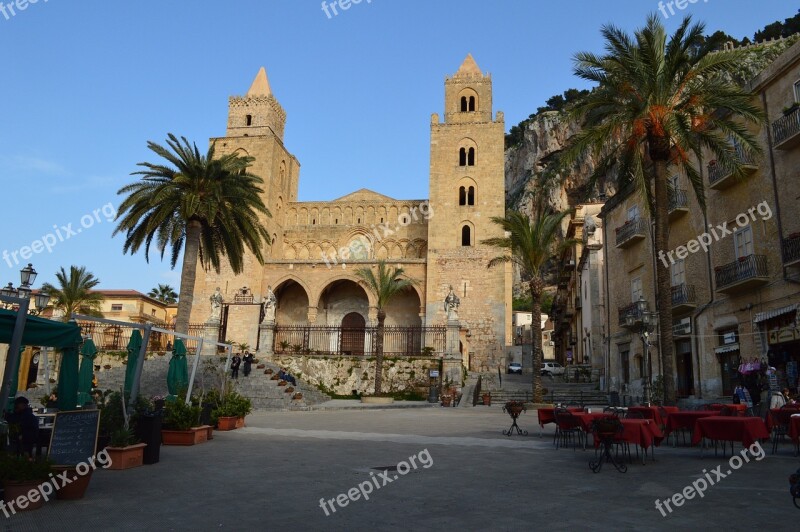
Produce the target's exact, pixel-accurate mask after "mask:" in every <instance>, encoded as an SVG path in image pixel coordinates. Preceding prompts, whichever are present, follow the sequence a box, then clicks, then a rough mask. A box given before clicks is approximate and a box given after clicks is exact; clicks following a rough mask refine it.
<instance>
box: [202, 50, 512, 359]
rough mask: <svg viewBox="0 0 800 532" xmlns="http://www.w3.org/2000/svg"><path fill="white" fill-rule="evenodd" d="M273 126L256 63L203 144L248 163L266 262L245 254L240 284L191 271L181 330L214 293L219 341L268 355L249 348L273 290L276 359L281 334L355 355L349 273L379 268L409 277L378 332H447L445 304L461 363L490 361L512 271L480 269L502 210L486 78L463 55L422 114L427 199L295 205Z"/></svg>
mask: <svg viewBox="0 0 800 532" xmlns="http://www.w3.org/2000/svg"><path fill="white" fill-rule="evenodd" d="M285 123H286V112H285V111H284V110H283V108H282V107H281V105H280V103H279V102H278V100H277V99H276V98H275V96H274V95H273V93H272V90H271V88H270V84H269V81H268V79H267V75H266V72H265V70H264V69H263V68H262V69H261V70H260V71H259V72H258V74H257V76H256V78H255V80H254V82H253V84H252V86H251V87H250V89H249V90H248V92H247V94H246V95H245V96H243V97H231V98H230V101H229V113H228V125H227V131H226V134H225V136H224V137H219V138H212V139H211V142H213V143H215V144H216V149H217V152H218V153H219V154H228V153H235V152H238V153H241V154H246V155H249V156H251V157H254V158H255V161H254V163H253V166H252V167H251V172H252V173H253V174H255V175H258V176H260V177H262V178H263V179H264V185H263V188H264V198H263V199H264V202H265V204H266V205H267V207H268V208H269V209H270V212H271V213H272V217H271V218H265V219H263V220H262V223H263V224H264V226H265V227H267V229H268V230H269V233H270V235H271V236H272V245H271V246H270V248H269V249H268V250H267V252H266V256H267V257H268V259H267V261H266V263H265V264H263V265H261V264H259V263H258V261H256V260H255V258H254V257H252V256H247V257H246V260H245V268H244V271H243V273H241V274H240V275H234V274H233V272H232V271H231V270H230V267H229V266H227V267H226V264H225V263H224V261H223V269H222V270H221V271H220V273H216V272H214V271H213V270H212V271H204V270H203V269H202V268H198V275H197V281H196V284H195V297H194V304H193V307H192V316H191V321H192V323H202V322H205V321H206V320H207V319H208V317H209V315H210V313H211V296H212V295H213V294H214V293H215V291H216V289H217V288H219V289H220V292H221V294H222V296H223V298H224V304H223V311H222V315H221V320H222V325H221V334H220V338H222V339H224V340H228V341H234V342H237V343H242V342H244V343H248V344H249V345H250V346H251V347H257V348H258V349H259V351H262V352H264V351H266V352H272V351H273V350H276V351H280V350H281V348H280V347H279V346H277V345H273V346H265V345H260V343H261V341H262V338H261V337H260V335H259V325H260V324H261V323H263V322H264V317H265V313H264V305H262V303H263V302H264V301H265V300H268V299H271V298H272V297H273V295H274V300H275V301H276V304H275V307H274V320H275V324H276V326H277V329H278V330H279V334H277V335H275V336H274V337H271V338H273V340H272V341H273V342H275V343H276V344H277V343H281V344H282V345H283V348H284V351H285V350H286V346H287V344H288V343H289V342H288V341H286V340H281V335H280V330H283V329H285V330H286V331H291V332H292V334H294V335H295V336H296V335H298V334H300V335H301V336H303V337H305V338H306V346H307V347H309V349H308V350H311V348H312V347H313V351H315V352H317V351H318V352H319V353H321V354H364V353H365V351H364V350H361V349H355V350H354V349H352V348H351V347H352V346H347V345H344V344H347V343H348V342H349V343H351V344H352V343H353V341H352V338H350V340H348V334H351V333H352V331H358V330H359V328H361V329H363V328H364V327H367V328H369V327H370V326H372V325H374V324H375V323H376V321H377V307H376V301H375V297H374V295H373V294H372V293H370V292H369V291H368V290H365V288H364V287H363V285H362V284H360V283H359V281H358V278H357V277H356V275H355V271H356V270H357V269H358V268H363V267H365V266H366V267H374V266H375V265H376V264H377V263H378V261H380V260H386V262H387V264H389V265H390V266H399V267H402V268H403V269H404V271H405V273H406V275H407V276H408V277H410V278H412V279H414V280H416V281H417V282H416V286H415V287H414V289H413V290H410V291H408V292H406V293H403V294H401V295H400V296H398V297H397V298H395V299H393V300H392V301H391V303H390V304H389V306H388V307H387V308H386V309H385V310H386V315H387V317H386V325H387V326H388V327H394V328H397V329H398V330H399V329H407V330H417V329H419V330H422V331H424V330H425V329H426V328H435V327H439V326H444V325H446V324H447V319H448V316H447V313H446V312H445V304H444V301H445V299H446V298H447V297H448V294H453V295H455V296H457V297H458V300H459V306H458V321H459V329H460V333H459V336H460V338H459V340H460V341H459V350H460V351H461V354H462V360H463V361H464V364H465V366H466V367H468V368H469V369H471V370H489V369H494V368H495V367H497V366H500V365H503V364H504V363H505V360H506V357H505V351H506V346H508V345H510V342H511V339H512V336H511V282H512V278H511V267H510V265H500V266H495V267H492V268H488V263H489V261H490V260H491V259H492V258H494V257H496V256H497V255H498V254H500V251H499V250H497V249H495V248H491V247H488V246H485V245H483V244H482V240H484V239H487V238H493V237H498V236H502V230H501V229H500V228H499V226H497V225H496V224H494V223H492V222H491V218H492V217H496V216H497V217H502V216H503V215H504V211H505V189H504V183H505V180H504V145H503V143H504V133H505V126H504V121H503V114H502V112H497V113H496V114H495V115H494V117H493V110H492V79H491V76H490V75H488V74H484V73H482V72H481V71H480V69H479V68H478V65H477V64H476V62H475V60H474V59H473V58H472V56H471V55H470V56H467V58H466V60H465V61H464V62H463V64H462V65H461V67H460V68H459V69H458V71H457V72H456V74H454V75H452V76H448V77H447V78H446V79H445V111H444V115H443V116H442V117H440V115H439V114H433V115H432V117H431V139H430V140H431V142H430V145H431V149H430V195H429V198H427V199H404V200H400V199H394V198H390V197H387V196H384V195H382V194H379V193H377V192H373V191H371V190H367V189H361V190H358V191H356V192H353V193H351V194H348V195H346V196H343V197H341V198H338V199H334V200H331V201H315V202H301V201H297V192H298V185H299V178H300V163H299V161H298V160H297V158H296V157H295V156H294V155H292V154H291V153H290V152H289V151H288V149H287V148H286V147H285V146H284V143H283V132H284V126H285ZM271 317H272V311H270V316H269V318H271ZM450 317H451V318H452V315H451V316H450ZM337 329H340V330H344V331H349V333H348V334H338V335H337V336H336V338H338V340H336V341H328V340H325V341H324V342H323V344H324V345H321V346H320V345H307V344H308V338H309V336H313V334H321V332H320V331H328V332H329V331H335V330H337ZM351 336H352V335H351ZM287 338H288V337H287ZM292 338H294V337H292ZM294 342H295V340H294V339H292V341H291V343H292V344H294ZM312 343H313V342H312ZM355 343H358V341H356V342H355ZM426 343H427V342H426V340H425V334H424V332H423V334H422V339H421V341H417V342H416V343H415V344H414V345H413V346H411V347H409V348H408V349H411V350H412V351H421V350H423V349H424V348H425V347H426V345H425V344H426ZM409 345H410V344H409ZM431 347H433V346H431ZM407 354H418V353H407Z"/></svg>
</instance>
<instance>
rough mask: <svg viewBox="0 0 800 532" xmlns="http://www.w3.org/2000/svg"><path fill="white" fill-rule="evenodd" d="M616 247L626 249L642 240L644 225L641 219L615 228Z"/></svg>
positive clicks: (629, 221)
mask: <svg viewBox="0 0 800 532" xmlns="http://www.w3.org/2000/svg"><path fill="white" fill-rule="evenodd" d="M615 232H616V234H617V247H618V248H627V247H629V246H632V245H633V244H635V243H636V242H638V241H639V240H644V235H645V224H644V220H643V219H641V218H636V219H635V220H628V221H627V222H625V224H624V225H623V226H622V227H617V229H616V231H615Z"/></svg>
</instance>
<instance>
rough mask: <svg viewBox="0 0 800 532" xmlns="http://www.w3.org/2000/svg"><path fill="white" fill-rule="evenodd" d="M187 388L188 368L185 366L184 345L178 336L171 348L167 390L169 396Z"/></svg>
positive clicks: (182, 391)
mask: <svg viewBox="0 0 800 532" xmlns="http://www.w3.org/2000/svg"><path fill="white" fill-rule="evenodd" d="M188 388H189V370H188V368H187V367H186V347H185V346H184V345H183V340H181V339H180V338H178V339H176V340H175V346H174V347H173V348H172V358H171V359H170V361H169V372H167V390H169V395H170V396H171V398H173V399H174V398H175V396H177V395H178V394H179V393H185V392H186V390H187V389H188Z"/></svg>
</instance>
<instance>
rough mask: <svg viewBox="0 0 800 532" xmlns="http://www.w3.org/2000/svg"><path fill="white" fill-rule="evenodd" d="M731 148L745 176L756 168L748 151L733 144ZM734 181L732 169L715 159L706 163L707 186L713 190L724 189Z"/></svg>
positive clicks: (733, 183)
mask: <svg viewBox="0 0 800 532" xmlns="http://www.w3.org/2000/svg"><path fill="white" fill-rule="evenodd" d="M733 149H734V151H735V152H736V158H737V159H738V160H739V164H741V167H742V171H743V172H744V175H745V176H749V175H750V174H752V173H753V172H755V171H756V170H758V166H757V165H756V162H755V159H753V156H752V155H751V154H750V153H748V152H746V151H744V149H743V148H742V147H741V146H734V147H733ZM736 181H737V178H736V177H735V176H734V174H733V170H732V169H730V168H727V167H725V166H724V165H722V164H720V163H718V162H716V161H714V162H712V163H710V164H709V165H708V186H709V187H711V188H713V189H714V190H724V189H726V188H728V187H731V186H733V185H735V184H736Z"/></svg>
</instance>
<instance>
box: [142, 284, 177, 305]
mask: <svg viewBox="0 0 800 532" xmlns="http://www.w3.org/2000/svg"><path fill="white" fill-rule="evenodd" d="M147 295H148V296H149V297H152V298H153V299H158V300H159V301H161V302H162V303H166V304H167V305H172V304H174V303H176V302H177V301H178V294H177V293H176V292H175V289H174V288H172V287H171V286H170V285H168V284H159V285H158V286H157V287H155V288H153V289H152V290H150V292H149V293H148V294H147Z"/></svg>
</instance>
